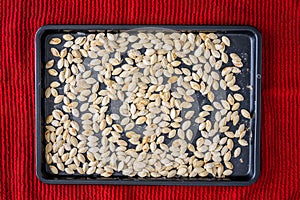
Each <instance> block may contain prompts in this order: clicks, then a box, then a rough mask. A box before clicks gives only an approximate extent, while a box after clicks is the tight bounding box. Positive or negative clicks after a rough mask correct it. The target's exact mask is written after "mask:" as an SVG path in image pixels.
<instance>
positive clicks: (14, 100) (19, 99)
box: [0, 0, 300, 200]
mask: <svg viewBox="0 0 300 200" xmlns="http://www.w3.org/2000/svg"><path fill="white" fill-rule="evenodd" d="M299 4H300V2H299V0H286V1H282V0H252V1H249V0H233V1H229V0H211V1H207V0H198V1H183V0H164V1H154V0H141V1H137V0H122V1H121V0H110V1H105V0H98V1H90V0H86V1H79V0H75V1H74V0H60V1H48V0H41V1H30V0H26V1H25V0H23V1H21V0H19V1H18V0H1V1H0V8H1V14H0V16H1V17H0V18H1V27H0V28H1V37H0V40H1V43H0V44H1V45H0V48H1V51H0V54H1V57H0V142H1V143H0V144H1V145H0V156H1V157H0V161H1V166H0V183H1V185H0V198H1V199H3V200H9V199H13V200H17V199H214V200H215V199H230V200H234V199H239V200H240V199H264V200H265V199H272V200H274V199H300V182H299V180H300V178H299V177H300V153H299V150H300V147H299V139H300V136H299V135H300V125H299V124H300V123H299V120H300V114H299V113H300V81H299V79H300V63H299V60H300V59H299V57H300V52H299V49H300V24H299V19H300V9H299ZM46 24H187V25H188V24H193V25H203V24H207V25H208V24H214V25H253V26H255V27H256V28H257V29H258V30H259V31H260V32H261V33H262V41H263V49H262V56H263V61H262V72H263V73H262V78H263V89H262V132H261V136H262V137H261V140H262V143H261V146H262V148H261V153H262V159H261V167H262V169H261V176H260V178H259V180H258V182H257V183H255V184H253V185H251V186H249V187H186V186H107V185H103V186H101V185H46V184H43V183H41V182H40V181H39V180H38V179H37V178H36V175H35V159H34V152H35V136H34V135H35V130H34V121H35V117H34V36H35V32H36V31H37V29H38V28H39V27H40V26H42V25H46Z"/></svg>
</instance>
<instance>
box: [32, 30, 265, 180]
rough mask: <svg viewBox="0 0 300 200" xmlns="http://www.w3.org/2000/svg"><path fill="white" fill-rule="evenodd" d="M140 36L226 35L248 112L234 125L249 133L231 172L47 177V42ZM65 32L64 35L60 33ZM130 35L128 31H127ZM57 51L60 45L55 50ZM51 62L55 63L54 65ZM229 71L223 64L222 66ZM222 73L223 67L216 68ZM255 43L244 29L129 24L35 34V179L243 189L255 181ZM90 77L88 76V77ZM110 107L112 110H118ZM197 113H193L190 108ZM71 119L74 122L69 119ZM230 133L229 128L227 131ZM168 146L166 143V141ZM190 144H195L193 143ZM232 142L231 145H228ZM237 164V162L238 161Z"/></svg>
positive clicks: (257, 69) (201, 102) (257, 101)
mask: <svg viewBox="0 0 300 200" xmlns="http://www.w3.org/2000/svg"><path fill="white" fill-rule="evenodd" d="M132 29H133V30H134V31H136V30H139V31H140V30H142V31H154V32H155V31H161V30H163V31H167V32H168V31H170V30H171V31H173V30H175V31H178V32H191V31H192V32H205V33H209V32H213V33H216V34H217V35H218V36H222V35H226V36H227V37H228V38H229V39H230V41H231V45H230V46H229V47H227V48H226V53H227V54H228V55H229V54H230V53H237V54H238V55H239V56H240V57H241V58H242V62H243V67H242V68H241V73H240V74H239V75H238V76H237V77H236V78H237V80H236V83H237V84H238V85H239V86H240V87H241V90H240V91H239V93H240V94H242V95H243V96H244V98H245V100H244V101H243V102H241V106H240V107H241V108H246V109H247V110H250V111H251V114H252V118H251V119H250V120H247V119H241V120H240V122H239V123H245V124H247V125H248V127H249V130H247V134H246V135H245V137H244V139H245V140H246V141H248V143H249V145H248V146H246V147H242V153H241V155H240V156H239V157H237V158H232V159H231V162H232V164H233V165H234V166H235V168H234V170H233V173H232V174H231V175H230V176H228V177H226V178H213V177H211V176H208V177H205V178H201V177H193V178H188V177H174V178H152V177H151V178H150V177H145V178H140V177H127V176H123V175H121V174H120V173H115V174H114V175H113V176H111V177H107V178H105V177H101V176H99V175H97V174H94V175H89V176H88V175H80V174H78V173H75V174H73V175H68V174H66V173H58V174H56V175H55V174H53V173H52V172H51V171H50V169H49V166H48V165H47V164H46V161H45V156H44V149H45V145H46V141H45V137H44V132H45V119H46V118H47V116H48V115H49V114H51V112H52V110H53V106H54V103H53V98H48V99H46V98H45V97H44V93H45V89H46V88H47V87H48V86H49V84H50V83H51V82H53V81H55V80H57V77H51V76H49V75H48V72H47V70H46V69H45V68H44V65H45V63H46V62H47V61H48V60H50V59H53V56H52V55H51V53H50V49H51V47H53V45H49V41H50V40H51V38H53V37H57V38H62V35H63V34H65V33H66V32H68V33H70V34H72V35H74V36H75V37H76V36H78V35H80V36H84V35H87V34H89V33H91V32H94V31H99V32H103V31H104V32H105V31H108V32H111V31H113V32H120V31H121V32H123V31H126V30H132ZM66 30H68V31H66ZM130 32H133V31H129V33H130ZM55 47H56V48H57V49H62V48H63V46H62V45H61V44H60V45H56V46H55ZM55 62H57V60H55ZM226 66H229V65H226ZM184 67H189V66H184ZM222 68H223V66H222ZM260 68H261V38H260V34H259V33H258V32H257V31H256V29H254V28H252V27H247V26H157V25H153V26H145V25H142V26H134V25H129V26H125V25H111V26H110V25H50V26H44V27H42V28H40V29H39V31H38V32H37V35H36V147H37V148H36V162H37V163H36V165H37V176H38V177H39V178H40V179H41V180H42V181H43V182H45V183H57V184H128V185H131V184H135V185H249V184H251V183H253V182H255V181H256V179H257V178H258V175H259V168H260V167H259V166H260V84H261V77H260V73H261V72H260V71H261V69H260ZM92 76H93V74H92ZM58 91H59V93H61V92H63V87H59V88H58ZM229 93H230V91H224V92H223V93H222V92H218V93H217V95H216V97H215V98H216V99H219V100H221V99H224V98H225V99H226V96H227V95H228V94H229ZM195 98H196V99H197V101H198V103H199V106H200V107H201V106H202V105H204V103H206V102H207V99H206V98H203V96H202V95H200V94H197V95H195ZM119 106H121V105H118V104H115V105H113V106H112V107H117V108H118V107H119ZM192 109H194V111H196V112H197V111H198V112H199V108H194V107H193V108H192ZM74 120H75V118H74ZM232 131H234V129H232ZM167 142H169V143H170V142H171V141H167ZM193 142H194V144H195V143H196V139H195V141H193ZM234 143H235V144H236V143H237V140H234ZM241 159H242V160H241Z"/></svg>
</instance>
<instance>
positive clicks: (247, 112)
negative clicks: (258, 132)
mask: <svg viewBox="0 0 300 200" xmlns="http://www.w3.org/2000/svg"><path fill="white" fill-rule="evenodd" d="M241 114H242V116H243V117H245V118H246V119H250V118H251V115H250V113H249V111H247V110H246V109H242V110H241Z"/></svg>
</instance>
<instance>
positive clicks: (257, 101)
mask: <svg viewBox="0 0 300 200" xmlns="http://www.w3.org/2000/svg"><path fill="white" fill-rule="evenodd" d="M151 27H153V28H167V29H175V30H195V31H210V32H218V31H222V32H227V31H228V32H229V31H230V32H241V31H247V32H250V33H251V34H252V35H253V36H254V38H255V41H254V46H255V48H254V50H255V51H254V56H255V59H254V67H255V74H254V78H255V93H254V97H255V98H254V105H255V111H254V112H255V114H256V115H255V120H254V123H255V127H254V128H255V132H254V134H255V137H254V142H253V146H254V147H253V148H254V154H253V156H254V158H253V162H254V164H253V176H252V177H251V178H250V179H249V180H248V181H238V180H222V179H221V180H208V181H206V180H205V181H202V180H179V179H178V180H167V179H166V180H158V179H157V180H155V179H148V180H147V179H146V180H138V179H136V180H135V179H134V178H128V180H121V179H111V180H104V179H89V178H86V179H84V180H82V179H72V178H65V179H48V178H45V176H44V175H43V172H42V170H41V167H42V160H41V159H42V158H41V156H42V155H41V150H42V149H41V148H42V146H43V145H42V133H41V123H40V121H41V120H40V118H41V116H40V114H41V112H40V107H41V92H40V89H41V76H40V75H41V48H42V41H41V38H42V36H43V34H45V33H46V32H47V31H51V30H52V31H58V30H83V31H85V30H130V29H134V28H151ZM261 65H262V38H261V33H260V32H259V31H258V30H257V29H256V28H255V27H253V26H244V25H243V26H227V25H164V24H159V25H156V24H145V25H143V24H138V25H129V24H128V25H125V24H116V25H101V24H97V25H93V24H90V25H45V26H42V27H40V28H39V29H38V30H37V32H36V35H35V137H36V139H35V151H36V152H35V161H36V165H35V167H36V176H37V178H38V179H39V180H40V181H42V182H43V183H46V184H107V185H186V186H248V185H251V184H253V183H255V182H256V181H257V180H258V178H259V175H260V156H261V155H260V154H261V152H260V148H261V147H260V145H261Z"/></svg>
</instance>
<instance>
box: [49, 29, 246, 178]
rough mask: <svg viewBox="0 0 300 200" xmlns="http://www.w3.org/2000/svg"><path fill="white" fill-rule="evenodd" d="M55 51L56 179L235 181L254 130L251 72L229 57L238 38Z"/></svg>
mask: <svg viewBox="0 0 300 200" xmlns="http://www.w3.org/2000/svg"><path fill="white" fill-rule="evenodd" d="M49 45H50V47H51V48H50V50H49V51H50V52H51V59H50V60H48V61H47V62H46V63H45V68H46V70H47V76H49V77H51V78H52V79H53V78H54V79H55V80H54V81H52V82H51V83H50V84H49V86H48V87H47V88H46V89H45V98H46V99H47V100H50V101H52V102H54V106H53V108H51V109H52V113H51V114H50V115H49V116H48V117H47V118H46V120H45V121H46V125H45V139H46V146H45V159H46V162H47V164H48V166H49V169H50V170H51V172H52V173H53V174H85V175H99V176H104V177H109V176H113V175H124V176H130V177H133V176H138V177H168V178H171V177H180V176H182V177H196V176H198V177H207V176H208V177H217V178H223V177H225V176H230V175H231V174H232V173H233V172H234V166H233V164H232V162H231V159H232V157H234V158H238V157H239V156H240V155H241V150H242V149H243V147H244V146H247V145H248V142H247V140H246V139H244V136H245V135H246V133H247V132H248V129H249V128H248V127H247V126H248V125H247V124H246V123H244V121H247V120H248V121H249V119H250V118H251V115H250V112H249V111H248V110H247V109H244V108H243V109H242V108H241V106H240V104H241V103H242V102H243V101H244V97H243V95H242V94H240V93H239V91H240V89H241V88H240V86H239V85H238V84H237V82H236V79H237V78H236V77H238V74H240V73H241V68H242V67H243V62H242V59H241V58H240V57H239V55H237V54H236V53H230V54H229V55H228V54H227V53H226V47H228V46H230V45H231V44H230V39H229V38H228V37H226V36H224V35H223V36H222V35H220V36H219V35H217V34H215V33H184V32H182V33H179V32H173V33H168V32H146V31H138V32H131V33H130V32H120V33H113V32H111V33H110V32H105V33H104V32H99V33H88V34H82V33H81V34H69V33H66V34H63V35H62V36H61V37H53V38H51V40H50V42H49ZM228 91H229V92H228ZM201 99H202V100H203V101H201ZM203 102H204V104H203ZM241 118H243V119H244V121H242V120H240V119H241ZM235 141H237V142H235Z"/></svg>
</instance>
